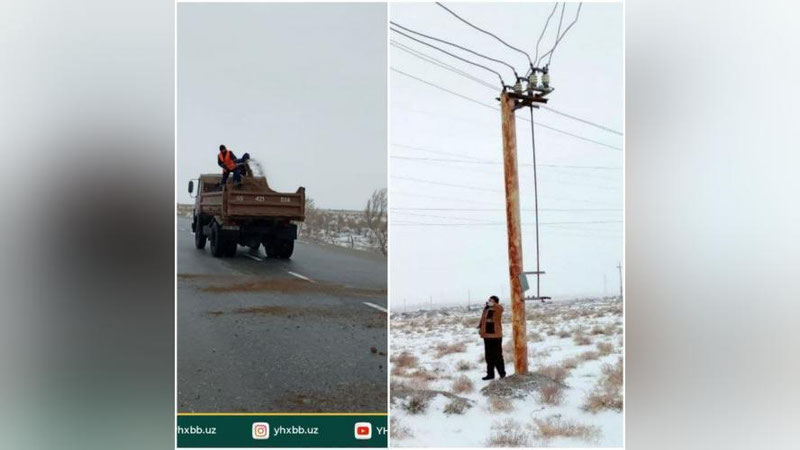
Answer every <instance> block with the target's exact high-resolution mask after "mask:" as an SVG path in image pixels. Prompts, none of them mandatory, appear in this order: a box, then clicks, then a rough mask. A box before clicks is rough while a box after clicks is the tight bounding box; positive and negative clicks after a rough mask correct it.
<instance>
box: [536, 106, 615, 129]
mask: <svg viewBox="0 0 800 450" xmlns="http://www.w3.org/2000/svg"><path fill="white" fill-rule="evenodd" d="M540 107H541V108H542V109H546V110H548V111H550V112H554V113H556V114H558V115H561V116H564V117H568V118H570V119H573V120H577V121H578V122H583V123H585V124H587V125H591V126H593V127H597V128H600V129H601V130H605V131H608V132H610V133H614V134H618V135H620V136H622V132H621V131H617V130H614V129H612V128H608V127H606V126H603V125H600V124H599V123H595V122H590V121H588V120H586V119H581V118H580V117H576V116H573V115H570V114H567V113H565V112H561V111H558V110H557V109H553V108H551V107H549V106H547V105H540Z"/></svg>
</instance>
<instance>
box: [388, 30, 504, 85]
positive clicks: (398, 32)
mask: <svg viewBox="0 0 800 450" xmlns="http://www.w3.org/2000/svg"><path fill="white" fill-rule="evenodd" d="M390 29H391V30H392V31H394V32H395V33H397V34H400V35H402V36H405V37H406V38H408V39H411V40H412V41H416V42H419V43H420V44H422V45H427V46H428V47H431V48H433V49H436V50H438V51H440V52H442V53H444V54H446V55H449V56H452V57H453V58H456V59H458V60H460V61H463V62H465V63H467V64H472V65H473V66H477V67H480V68H482V69H484V70H488V71H489V72H492V73H493V74H495V75H497V78H499V79H500V85H501V86H502V87H505V86H506V83H505V81H503V76H502V75H500V72H498V71H496V70H494V69H490V68H488V67H486V66H484V65H483V64H478V63H476V62H474V61H470V60H468V59H464V58H462V57H460V56H458V55H454V54H452V53H450V52H448V51H447V50H443V49H441V48H439V47H437V46H435V45H432V44H429V43H427V42H425V41H421V40H419V39H417V38H415V37H413V36H409V35H407V34H406V33H403V32H402V31H400V30H397V29H395V28H390Z"/></svg>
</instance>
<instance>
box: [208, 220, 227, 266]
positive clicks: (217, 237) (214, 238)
mask: <svg viewBox="0 0 800 450" xmlns="http://www.w3.org/2000/svg"><path fill="white" fill-rule="evenodd" d="M211 255H212V256H214V257H215V258H220V257H222V256H225V240H224V238H223V237H222V230H220V229H219V224H217V222H214V223H212V224H211Z"/></svg>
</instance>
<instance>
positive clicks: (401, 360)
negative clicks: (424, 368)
mask: <svg viewBox="0 0 800 450" xmlns="http://www.w3.org/2000/svg"><path fill="white" fill-rule="evenodd" d="M418 362H419V358H417V357H416V356H414V355H412V354H411V353H409V352H402V353H400V354H399V355H397V356H393V357H392V364H394V366H395V367H406V368H409V367H417V363H418Z"/></svg>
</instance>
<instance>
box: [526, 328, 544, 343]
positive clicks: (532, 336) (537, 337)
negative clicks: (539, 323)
mask: <svg viewBox="0 0 800 450" xmlns="http://www.w3.org/2000/svg"><path fill="white" fill-rule="evenodd" d="M528 340H529V341H531V342H542V341H543V340H544V338H543V337H542V335H541V334H539V333H537V332H535V331H533V332H530V333H528Z"/></svg>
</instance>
